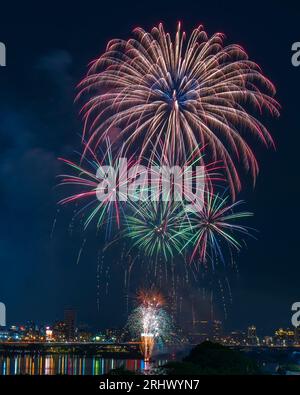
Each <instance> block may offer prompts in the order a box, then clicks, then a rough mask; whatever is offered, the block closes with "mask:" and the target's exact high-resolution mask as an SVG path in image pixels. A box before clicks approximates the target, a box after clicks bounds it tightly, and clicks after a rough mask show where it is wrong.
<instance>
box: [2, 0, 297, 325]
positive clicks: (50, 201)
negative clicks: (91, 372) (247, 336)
mask: <svg viewBox="0 0 300 395" xmlns="http://www.w3.org/2000/svg"><path fill="white" fill-rule="evenodd" d="M48 3H49V4H53V3H52V2H48ZM106 3H107V5H106V6H104V5H103V4H102V2H100V1H98V2H82V3H80V2H79V3H74V4H73V3H72V2H65V5H63V3H62V2H61V3H60V6H59V7H56V6H53V5H52V7H49V8H48V7H47V6H46V5H45V4H44V3H43V5H42V6H39V7H34V6H32V7H31V6H29V5H28V3H27V2H26V4H27V5H26V8H24V9H22V7H21V6H19V5H18V6H16V7H15V8H13V7H11V8H10V9H8V8H7V9H6V6H4V5H1V23H0V41H2V42H4V43H5V45H6V47H7V67H2V68H0V92H1V94H0V180H1V184H0V190H1V194H0V202H1V204H0V208H1V227H0V268H1V274H0V301H2V302H4V303H5V304H6V306H7V319H8V323H9V324H12V323H16V322H24V321H27V320H29V319H31V320H34V321H36V322H41V323H47V322H52V321H53V320H55V319H61V318H62V317H63V310H64V308H65V307H70V306H72V307H76V309H77V310H78V317H79V320H80V321H81V322H86V323H88V324H89V325H91V326H93V327H106V326H115V325H119V324H122V323H123V321H124V318H125V313H124V295H123V294H122V292H121V291H120V289H121V288H120V284H121V282H122V281H123V280H122V278H123V277H122V276H123V275H122V273H121V272H120V271H121V269H120V270H119V272H118V271H117V274H116V275H115V279H114V281H112V284H110V290H109V298H108V299H107V300H106V302H105V305H102V306H101V308H100V311H99V312H98V311H97V306H96V290H97V283H96V266H97V264H96V260H97V251H98V249H99V245H100V243H101V241H100V240H99V237H97V236H96V235H95V234H94V233H95V232H94V231H88V232H87V233H86V234H84V235H83V234H82V232H80V230H79V229H76V230H75V232H74V234H73V236H70V234H69V232H68V227H69V223H70V220H71V217H72V207H70V208H66V209H61V210H60V212H59V213H57V201H58V198H59V193H58V192H57V190H56V188H55V185H56V184H57V179H56V177H57V175H58V174H60V173H61V172H62V168H61V164H60V163H59V162H58V160H57V157H60V156H64V157H68V158H73V159H74V158H76V156H75V157H74V151H76V150H80V133H81V120H80V117H79V115H78V111H79V107H78V106H77V105H76V104H74V96H75V86H76V84H77V83H78V82H79V81H80V79H81V78H82V77H83V76H84V74H85V72H86V70H87V64H88V63H89V62H90V61H91V60H92V59H94V58H95V57H96V56H98V55H100V54H101V53H102V52H103V51H104V50H105V46H106V43H107V41H108V40H109V39H111V38H117V37H118V38H125V39H126V38H128V37H129V36H130V32H131V30H132V29H133V28H134V27H136V26H141V27H143V28H145V29H146V30H147V29H151V27H152V26H153V25H155V24H157V23H159V22H161V21H162V22H164V24H165V27H166V30H169V31H172V32H174V30H175V29H176V23H177V21H178V20H180V21H182V24H183V28H184V29H185V30H186V31H188V32H189V31H191V29H192V28H194V27H196V26H197V25H198V24H200V23H202V24H204V26H205V29H206V31H207V32H208V33H209V34H212V33H214V32H216V31H221V32H224V33H225V34H226V36H227V40H226V44H229V43H239V44H241V45H242V46H243V47H244V48H245V49H246V51H247V52H248V54H249V56H250V58H251V59H252V60H255V61H256V62H257V63H258V64H259V65H260V66H261V67H262V69H263V71H264V73H265V74H266V75H267V76H268V77H269V78H270V79H271V80H272V81H273V82H274V84H275V85H276V87H277V90H278V94H277V99H278V101H279V102H280V104H281V105H282V113H281V117H280V119H277V120H276V119H275V120H273V119H268V118H264V120H265V124H266V125H267V126H268V127H269V129H270V131H271V133H272V135H273V137H274V139H275V142H276V146H277V150H276V152H274V151H271V150H270V151H267V150H265V149H262V148H260V147H259V146H257V150H256V152H257V157H258V159H259V163H260V174H259V178H258V180H257V185H256V187H255V189H254V190H253V189H252V188H250V187H249V188H247V190H245V191H244V192H243V194H242V195H241V196H240V197H241V198H243V199H245V200H246V201H247V209H249V210H250V211H253V212H254V213H255V217H254V219H253V221H252V222H251V225H253V226H254V227H255V228H256V229H258V230H259V233H258V235H257V239H258V240H250V241H249V242H248V247H247V248H246V249H244V250H243V252H242V253H241V254H240V256H239V262H238V264H239V279H238V282H237V283H235V285H234V288H233V308H232V312H231V315H230V318H229V322H230V326H231V327H232V328H244V327H245V326H246V325H248V324H251V323H254V324H256V325H257V327H258V329H259V330H263V331H270V330H272V328H274V327H277V326H290V325H291V324H290V318H291V312H290V308H291V305H292V303H293V302H296V301H299V300H300V287H299V285H300V263H299V242H300V240H299V220H300V218H299V209H298V200H299V194H298V192H299V185H298V183H299V167H298V162H299V159H298V158H299V143H300V130H299V124H300V122H299V117H300V105H299V92H300V67H299V68H296V67H293V66H292V63H291V56H292V52H291V46H292V44H293V43H294V42H295V41H300V28H299V26H300V25H299V21H300V9H297V6H296V5H292V4H293V3H292V2H290V4H291V5H289V4H288V2H287V1H284V2H277V1H272V2H269V3H270V5H265V3H266V2H262V1H260V2H258V4H255V3H254V2H246V1H243V2H242V1H241V2H239V3H233V2H230V1H224V2H219V1H211V2H204V1H200V0H194V1H188V0H185V1H179V2H177V1H175V0H173V1H160V2H155V1H152V2H142V1H139V2H136V3H134V2H129V1H125V0H124V1H122V2H117V1H112V2H109V1H107V2H106ZM37 4H41V3H40V2H38V3H37ZM280 4H283V5H284V6H283V5H280ZM55 218H56V224H55V229H54V231H53V234H52V227H53V221H54V220H55ZM85 238H86V240H87V241H86V244H85V248H84V250H83V253H82V256H81V259H80V261H79V264H76V260H77V255H78V250H79V248H80V245H81V243H82V241H83V239H85ZM100 238H101V237H100ZM118 273H119V274H118Z"/></svg>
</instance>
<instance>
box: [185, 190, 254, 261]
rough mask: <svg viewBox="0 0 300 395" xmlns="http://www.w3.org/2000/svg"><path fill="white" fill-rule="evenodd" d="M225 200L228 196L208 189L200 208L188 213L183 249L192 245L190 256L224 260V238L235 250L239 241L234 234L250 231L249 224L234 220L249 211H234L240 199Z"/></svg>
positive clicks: (248, 213)
mask: <svg viewBox="0 0 300 395" xmlns="http://www.w3.org/2000/svg"><path fill="white" fill-rule="evenodd" d="M228 200H229V197H228V196H227V197H222V196H220V195H219V194H215V195H214V194H213V193H211V192H208V193H207V194H206V202H205V204H204V206H203V208H202V209H201V210H198V211H193V212H191V213H190V215H189V217H188V224H187V225H186V226H185V229H186V232H187V234H188V235H189V237H188V239H189V240H188V241H187V242H186V243H185V245H184V247H183V249H185V248H187V247H188V246H192V248H193V252H192V256H191V260H193V259H194V258H195V257H196V256H198V257H199V259H200V261H201V262H207V260H208V258H210V259H211V261H212V262H214V260H215V259H216V258H218V257H220V258H221V259H222V261H223V262H224V257H223V253H222V246H221V244H222V243H224V242H225V243H226V244H227V245H228V247H229V248H234V249H236V250H238V251H239V250H240V249H241V247H242V245H241V242H240V241H239V240H238V239H237V238H236V234H238V233H239V234H242V235H247V236H249V235H250V232H249V228H247V227H245V226H242V225H239V224H238V223H237V221H239V220H240V219H243V218H247V217H250V216H252V215H253V214H252V213H250V212H247V211H236V208H237V207H238V206H239V205H241V204H242V203H243V202H242V201H238V202H235V203H233V204H229V203H228ZM186 236H187V235H186Z"/></svg>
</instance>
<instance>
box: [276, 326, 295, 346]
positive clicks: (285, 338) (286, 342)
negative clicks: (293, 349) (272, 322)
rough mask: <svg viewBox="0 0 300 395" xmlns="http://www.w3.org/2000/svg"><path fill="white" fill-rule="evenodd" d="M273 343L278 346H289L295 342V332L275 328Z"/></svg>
mask: <svg viewBox="0 0 300 395" xmlns="http://www.w3.org/2000/svg"><path fill="white" fill-rule="evenodd" d="M274 341H275V344H276V345H278V346H283V347H286V346H291V345H293V344H294V342H295V332H294V331H293V330H291V329H289V328H288V329H283V328H280V329H277V330H276V331H275V337H274Z"/></svg>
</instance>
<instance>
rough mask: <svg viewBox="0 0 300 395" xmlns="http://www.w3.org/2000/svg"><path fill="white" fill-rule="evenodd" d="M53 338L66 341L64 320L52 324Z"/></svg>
mask: <svg viewBox="0 0 300 395" xmlns="http://www.w3.org/2000/svg"><path fill="white" fill-rule="evenodd" d="M52 330H53V338H54V339H55V340H56V341H58V342H63V341H66V339H67V327H66V324H65V322H63V321H57V322H55V323H54V325H53V328H52Z"/></svg>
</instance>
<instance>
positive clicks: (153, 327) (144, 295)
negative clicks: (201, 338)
mask: <svg viewBox="0 0 300 395" xmlns="http://www.w3.org/2000/svg"><path fill="white" fill-rule="evenodd" d="M138 301H139V302H140V305H139V306H138V307H137V308H136V309H135V310H134V311H133V313H132V314H131V316H130V317H129V328H130V330H131V332H132V334H133V336H135V337H139V338H140V340H141V351H142V353H143V355H144V359H145V361H149V360H150V358H151V354H152V352H153V348H154V345H155V343H156V342H164V341H165V340H166V339H167V338H168V337H169V336H170V332H171V327H172V324H171V319H170V317H169V316H168V314H167V313H166V311H165V310H164V309H162V307H161V306H162V305H163V304H164V299H163V297H162V296H161V295H160V294H159V293H157V292H154V291H150V292H149V291H140V293H139V295H138Z"/></svg>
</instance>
